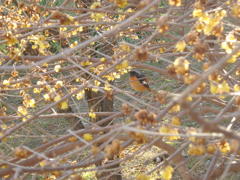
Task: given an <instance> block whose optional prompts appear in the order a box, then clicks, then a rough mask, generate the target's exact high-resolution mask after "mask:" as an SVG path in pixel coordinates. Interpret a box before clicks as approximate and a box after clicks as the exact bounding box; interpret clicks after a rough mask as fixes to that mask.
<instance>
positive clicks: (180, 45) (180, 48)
mask: <svg viewBox="0 0 240 180" xmlns="http://www.w3.org/2000/svg"><path fill="white" fill-rule="evenodd" d="M175 48H176V51H177V52H183V51H184V49H185V48H186V42H185V41H184V40H181V41H178V43H177V44H176V47H175Z"/></svg>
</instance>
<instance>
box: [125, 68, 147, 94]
mask: <svg viewBox="0 0 240 180" xmlns="http://www.w3.org/2000/svg"><path fill="white" fill-rule="evenodd" d="M129 82H130V85H131V87H132V89H134V90H135V91H138V92H144V91H151V89H150V87H149V85H148V82H147V79H146V77H145V76H144V75H143V74H141V73H140V72H138V71H136V70H132V71H130V77H129Z"/></svg>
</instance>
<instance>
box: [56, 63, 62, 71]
mask: <svg viewBox="0 0 240 180" xmlns="http://www.w3.org/2000/svg"><path fill="white" fill-rule="evenodd" d="M60 69H61V65H60V64H58V65H56V66H55V67H54V71H55V72H59V71H60Z"/></svg>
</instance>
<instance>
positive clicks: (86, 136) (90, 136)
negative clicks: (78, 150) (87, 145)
mask: <svg viewBox="0 0 240 180" xmlns="http://www.w3.org/2000/svg"><path fill="white" fill-rule="evenodd" d="M83 139H84V140H85V141H92V140H93V136H92V134H90V133H86V134H83Z"/></svg>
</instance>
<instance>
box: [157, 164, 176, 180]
mask: <svg viewBox="0 0 240 180" xmlns="http://www.w3.org/2000/svg"><path fill="white" fill-rule="evenodd" d="M173 171H174V169H173V167H172V166H170V165H168V166H166V167H165V168H164V169H162V170H161V172H160V176H161V179H163V180H170V179H172V174H173Z"/></svg>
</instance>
